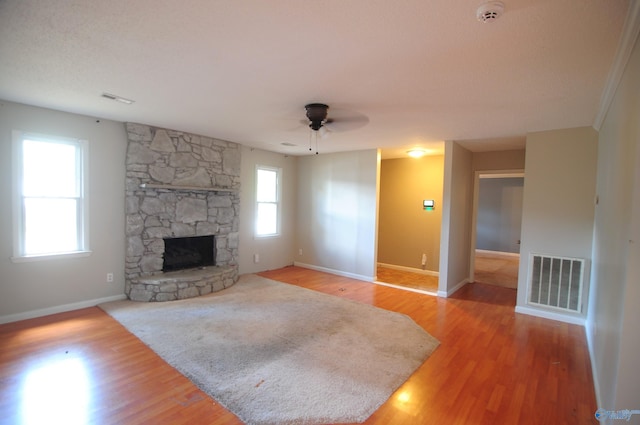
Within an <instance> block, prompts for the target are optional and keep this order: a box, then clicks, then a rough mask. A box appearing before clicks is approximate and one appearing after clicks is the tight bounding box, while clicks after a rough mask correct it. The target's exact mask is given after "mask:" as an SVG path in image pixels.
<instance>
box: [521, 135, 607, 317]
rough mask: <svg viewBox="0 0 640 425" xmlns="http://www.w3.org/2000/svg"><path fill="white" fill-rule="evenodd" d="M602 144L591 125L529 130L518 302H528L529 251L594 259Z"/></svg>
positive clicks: (523, 304) (523, 303) (522, 303)
mask: <svg viewBox="0 0 640 425" xmlns="http://www.w3.org/2000/svg"><path fill="white" fill-rule="evenodd" d="M597 150H598V133H597V132H596V131H595V130H594V129H593V128H591V127H580V128H573V129H563V130H553V131H542V132H537V133H530V134H529V135H528V136H527V157H526V165H525V179H524V200H523V205H522V210H523V215H522V233H521V241H522V244H521V247H520V256H521V257H520V258H521V261H520V269H519V276H518V306H525V305H526V296H527V273H528V270H529V269H528V267H529V255H530V254H532V253H537V254H548V255H552V256H553V255H555V256H561V257H576V258H585V259H587V260H590V258H591V243H592V240H593V217H594V196H595V180H596V178H595V175H596V174H595V172H596V159H597ZM587 274H588V273H587ZM586 283H588V276H586ZM583 296H584V298H583V299H585V298H586V292H585V293H584V294H583ZM529 307H530V306H529ZM584 307H586V306H584ZM584 310H585V309H583V311H584Z"/></svg>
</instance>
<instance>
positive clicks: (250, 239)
mask: <svg viewBox="0 0 640 425" xmlns="http://www.w3.org/2000/svg"><path fill="white" fill-rule="evenodd" d="M241 157H242V159H241V160H242V166H241V173H240V180H241V182H242V190H241V192H240V234H239V237H240V244H239V246H238V257H239V261H238V266H239V273H240V274H244V273H255V272H259V271H263V270H271V269H277V268H280V267H284V266H287V265H291V264H292V263H293V258H294V252H295V251H294V249H295V242H296V239H295V232H296V202H297V180H298V176H297V158H296V157H293V156H288V155H283V154H277V153H273V152H267V151H263V150H260V149H253V148H248V147H245V146H243V147H242V154H241ZM257 165H266V166H270V167H278V168H280V169H281V170H282V188H281V192H280V195H281V199H280V201H281V208H282V217H281V223H280V230H281V233H280V235H279V236H274V237H267V238H256V237H255V227H254V223H255V217H256V215H255V213H256V199H255V186H256V166H257ZM254 254H258V259H259V262H258V263H256V262H255V261H254Z"/></svg>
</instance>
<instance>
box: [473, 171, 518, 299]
mask: <svg viewBox="0 0 640 425" xmlns="http://www.w3.org/2000/svg"><path fill="white" fill-rule="evenodd" d="M523 188H524V172H523V171H521V170H515V171H514V170H510V171H493V172H476V175H475V182H474V208H473V234H472V245H471V246H472V252H471V261H470V265H471V266H470V268H471V270H470V273H469V274H470V280H471V281H472V282H479V283H486V284H491V285H497V286H502V287H506V288H512V289H517V287H518V269H519V263H520V231H521V223H522V194H523Z"/></svg>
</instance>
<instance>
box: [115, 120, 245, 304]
mask: <svg viewBox="0 0 640 425" xmlns="http://www.w3.org/2000/svg"><path fill="white" fill-rule="evenodd" d="M126 130H127V136H128V146H127V159H126V161H127V163H126V173H127V175H126V189H125V192H126V229H125V232H126V240H127V247H126V265H125V267H126V269H125V279H126V281H125V293H126V294H127V296H129V297H130V298H132V299H135V298H136V297H132V293H131V292H132V289H133V290H134V291H135V290H136V288H135V285H137V284H136V283H134V284H132V280H138V279H137V278H140V277H144V276H152V275H157V274H160V273H162V261H163V260H162V255H163V253H164V241H163V238H165V237H184V236H203V235H216V250H217V252H216V266H219V267H223V268H225V269H232V271H233V273H232V277H231V278H232V279H233V282H231V284H233V283H235V281H236V280H237V270H238V268H237V257H238V229H239V208H240V194H239V191H240V145H238V144H236V143H231V142H225V141H221V140H216V139H212V138H209V137H204V136H198V135H194V134H189V133H184V132H180V131H174V130H167V129H162V128H154V127H150V126H147V125H142V124H134V123H127V124H126ZM141 184H154V185H166V186H172V187H173V188H156V189H149V188H146V189H145V188H141V187H140V185H141ZM199 188H202V190H199ZM211 188H222V189H232V190H231V191H228V192H215V191H210V190H207V189H211ZM226 275H228V273H227V274H226ZM132 285H133V287H132ZM225 286H228V284H225Z"/></svg>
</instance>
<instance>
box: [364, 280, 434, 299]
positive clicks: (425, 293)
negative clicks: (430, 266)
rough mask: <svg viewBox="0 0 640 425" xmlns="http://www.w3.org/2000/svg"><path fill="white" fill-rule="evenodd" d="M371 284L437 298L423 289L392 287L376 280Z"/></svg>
mask: <svg viewBox="0 0 640 425" xmlns="http://www.w3.org/2000/svg"><path fill="white" fill-rule="evenodd" d="M373 283H375V284H376V285H380V286H388V287H389V288H395V289H400V290H402V291H409V292H416V293H418V294H423V295H431V296H433V297H437V296H438V294H437V293H436V292H431V291H425V290H424V289H417V288H409V287H408V286H402V285H394V284H393V283H387V282H380V281H379V280H377V279H376V280H374V281H373Z"/></svg>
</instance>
